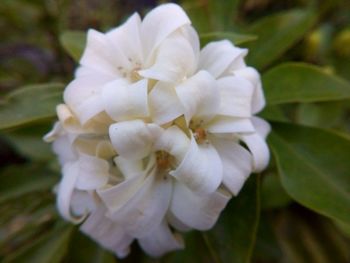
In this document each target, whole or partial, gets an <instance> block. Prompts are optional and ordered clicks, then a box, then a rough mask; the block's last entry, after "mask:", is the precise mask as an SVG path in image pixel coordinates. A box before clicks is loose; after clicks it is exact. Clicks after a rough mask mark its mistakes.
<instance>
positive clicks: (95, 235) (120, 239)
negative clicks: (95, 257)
mask: <svg viewBox="0 0 350 263" xmlns="http://www.w3.org/2000/svg"><path fill="white" fill-rule="evenodd" d="M105 213H106V210H105V208H104V207H103V206H102V205H101V206H100V207H99V208H98V209H97V210H96V211H94V212H93V213H92V214H91V215H90V216H89V217H88V218H87V220H86V221H85V222H84V224H82V225H81V227H80V230H81V231H82V232H83V233H85V234H86V235H88V236H89V237H90V238H92V239H93V240H95V241H96V242H97V243H99V244H100V245H101V246H103V247H104V248H106V249H108V250H111V251H113V252H114V253H115V254H116V255H117V256H118V257H121V258H123V257H125V256H127V255H128V254H129V251H130V249H129V246H130V244H131V243H132V241H133V238H132V237H130V236H129V235H127V234H126V233H125V232H124V230H123V228H122V227H121V226H120V225H118V224H116V223H113V222H112V221H111V220H110V219H108V218H106V216H105Z"/></svg>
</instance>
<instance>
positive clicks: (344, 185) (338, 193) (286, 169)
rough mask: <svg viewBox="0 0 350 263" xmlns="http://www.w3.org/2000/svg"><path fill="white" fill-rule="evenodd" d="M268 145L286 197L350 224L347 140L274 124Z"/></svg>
mask: <svg viewBox="0 0 350 263" xmlns="http://www.w3.org/2000/svg"><path fill="white" fill-rule="evenodd" d="M269 142H270V146H271V148H272V151H273V154H274V156H275V159H276V163H277V167H278V171H279V175H280V178H281V183H282V185H283V187H284V189H285V190H286V191H287V193H288V194H289V195H290V196H291V197H292V198H293V199H295V200H296V201H298V202H299V203H301V204H302V205H304V206H306V207H308V208H310V209H312V210H315V211H316V212H318V213H320V214H323V215H325V216H328V217H331V218H334V219H337V220H340V221H342V222H344V223H347V224H350V177H349V175H350V140H349V139H346V138H345V137H341V136H339V135H337V134H335V133H332V132H330V131H326V130H322V129H318V128H311V127H303V126H297V125H293V124H282V123H280V124H277V123H275V124H274V125H273V132H272V133H271V135H270V136H269Z"/></svg>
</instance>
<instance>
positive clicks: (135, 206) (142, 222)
mask: <svg viewBox="0 0 350 263" xmlns="http://www.w3.org/2000/svg"><path fill="white" fill-rule="evenodd" d="M171 193H172V181H171V180H170V179H169V178H167V177H160V178H156V175H155V174H150V175H148V176H147V178H146V180H145V181H144V184H143V186H142V187H141V189H140V190H139V191H137V193H136V194H135V195H134V196H133V197H132V198H131V199H130V200H129V201H128V202H127V203H126V204H125V205H124V206H123V207H121V208H120V209H119V210H118V211H117V212H116V213H109V215H108V216H109V217H110V218H111V219H112V220H113V221H115V222H119V223H120V224H121V225H122V226H123V227H124V229H125V231H126V232H127V233H128V234H130V235H131V236H133V237H137V238H140V237H144V236H146V235H148V234H149V233H150V232H152V231H153V229H155V228H156V227H158V226H159V225H160V223H161V222H162V221H163V218H164V216H165V213H166V211H167V209H168V207H169V202H170V197H171Z"/></svg>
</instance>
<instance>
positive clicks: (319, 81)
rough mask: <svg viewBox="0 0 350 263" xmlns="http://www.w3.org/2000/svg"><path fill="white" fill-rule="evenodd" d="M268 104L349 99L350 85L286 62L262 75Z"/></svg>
mask: <svg viewBox="0 0 350 263" xmlns="http://www.w3.org/2000/svg"><path fill="white" fill-rule="evenodd" d="M262 80H263V85H264V91H265V96H266V100H267V103H268V104H270V105H272V104H281V103H291V102H317V101H331V100H342V99H347V98H350V83H349V82H347V81H345V80H343V79H341V78H339V77H337V76H334V75H331V74H329V73H326V72H325V71H323V70H322V69H320V68H319V67H316V66H312V65H308V64H304V63H285V64H282V65H279V66H277V67H275V68H273V69H271V70H269V71H268V72H266V73H265V74H264V75H263V78H262Z"/></svg>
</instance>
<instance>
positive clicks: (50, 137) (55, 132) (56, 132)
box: [43, 121, 64, 142]
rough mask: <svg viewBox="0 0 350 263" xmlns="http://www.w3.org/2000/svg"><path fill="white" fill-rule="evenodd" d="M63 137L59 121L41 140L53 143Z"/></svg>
mask: <svg viewBox="0 0 350 263" xmlns="http://www.w3.org/2000/svg"><path fill="white" fill-rule="evenodd" d="M63 135H64V129H63V127H62V125H61V123H60V122H59V121H56V122H55V124H54V125H53V127H52V130H51V131H50V132H48V133H47V134H45V136H44V137H43V140H44V141H45V142H53V141H55V140H56V139H57V138H59V137H61V136H63Z"/></svg>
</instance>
